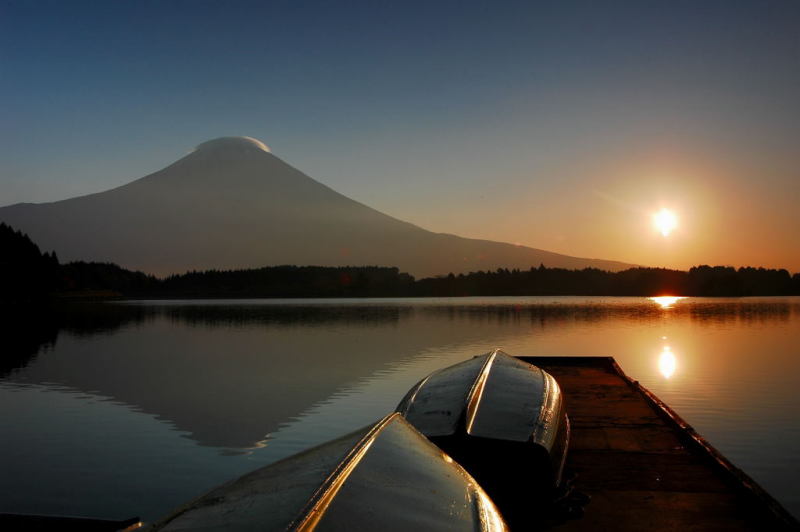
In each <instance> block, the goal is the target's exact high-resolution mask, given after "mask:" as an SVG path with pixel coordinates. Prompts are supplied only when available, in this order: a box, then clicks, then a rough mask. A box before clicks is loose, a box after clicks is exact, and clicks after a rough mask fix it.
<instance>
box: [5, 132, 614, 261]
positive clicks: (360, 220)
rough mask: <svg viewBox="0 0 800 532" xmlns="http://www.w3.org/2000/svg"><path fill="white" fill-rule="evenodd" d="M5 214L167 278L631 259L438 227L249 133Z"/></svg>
mask: <svg viewBox="0 0 800 532" xmlns="http://www.w3.org/2000/svg"><path fill="white" fill-rule="evenodd" d="M0 221H4V222H6V223H8V224H10V225H11V226H12V227H14V228H16V229H19V230H22V231H24V232H25V233H27V234H28V235H29V236H30V237H31V239H33V241H35V242H36V243H37V244H38V245H39V246H40V247H42V248H43V249H53V250H55V251H56V252H57V253H58V255H59V257H61V259H62V261H64V260H79V259H81V260H95V261H110V262H115V263H117V264H120V265H121V266H124V267H126V268H133V269H140V270H143V271H145V272H148V273H154V274H158V275H165V274H169V273H180V272H184V271H186V270H192V269H211V268H218V269H230V268H249V267H257V266H266V265H275V264H302V265H321V266H336V265H380V266H397V267H399V268H400V269H401V270H402V271H407V272H409V273H411V274H412V275H415V276H417V277H423V276H432V275H437V274H446V273H448V272H455V273H458V272H467V271H476V270H479V269H483V270H486V269H496V268H498V267H504V268H529V267H530V266H538V265H539V264H540V263H544V264H545V265H546V266H550V267H564V268H584V267H596V268H601V269H608V270H619V269H624V268H626V267H629V266H630V265H627V264H623V263H619V262H613V261H605V260H596V259H581V258H576V257H570V256H566V255H559V254H557V253H550V252H547V251H542V250H538V249H533V248H528V247H525V246H514V245H511V244H505V243H501V242H492V241H488V240H475V239H469V238H461V237H458V236H454V235H448V234H441V233H433V232H430V231H427V230H424V229H421V228H419V227H417V226H415V225H412V224H410V223H407V222H403V221H401V220H398V219H395V218H392V217H390V216H387V215H385V214H383V213H381V212H378V211H376V210H374V209H371V208H370V207H367V206H366V205H363V204H361V203H358V202H356V201H354V200H351V199H349V198H347V197H345V196H343V195H341V194H339V193H338V192H336V191H334V190H332V189H330V188H328V187H326V186H325V185H323V184H321V183H319V182H317V181H315V180H313V179H311V178H310V177H308V176H307V175H305V174H303V173H302V172H300V171H299V170H297V169H295V168H293V167H292V166H290V165H288V164H286V163H285V162H283V161H282V160H281V159H279V158H277V157H275V156H274V155H272V154H271V153H270V152H269V149H268V148H267V147H266V146H265V145H264V144H262V143H260V142H259V141H256V140H254V139H249V138H247V137H224V138H221V139H216V140H212V141H209V142H206V143H204V144H201V145H200V146H198V148H197V149H196V150H195V151H194V152H192V153H190V154H189V155H187V156H186V157H184V158H182V159H180V160H179V161H177V162H175V163H173V164H172V165H170V166H168V167H166V168H164V169H163V170H160V171H158V172H155V173H153V174H150V175H148V176H146V177H143V178H141V179H138V180H136V181H133V182H131V183H128V184H127V185H124V186H121V187H118V188H115V189H112V190H108V191H106V192H101V193H98V194H91V195H88V196H81V197H77V198H71V199H67V200H63V201H57V202H53V203H43V204H30V203H21V204H16V205H11V206H8V207H3V208H0Z"/></svg>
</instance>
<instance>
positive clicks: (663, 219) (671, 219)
mask: <svg viewBox="0 0 800 532" xmlns="http://www.w3.org/2000/svg"><path fill="white" fill-rule="evenodd" d="M653 225H655V227H656V229H658V230H659V232H660V233H661V234H662V235H664V236H665V237H667V236H669V234H670V233H671V232H672V231H673V230H674V229H675V228H676V227H678V217H677V216H675V213H674V212H672V211H670V210H669V209H661V210H660V211H658V212H657V213H655V214H654V215H653Z"/></svg>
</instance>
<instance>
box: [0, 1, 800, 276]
mask: <svg viewBox="0 0 800 532" xmlns="http://www.w3.org/2000/svg"><path fill="white" fill-rule="evenodd" d="M0 100H1V101H2V105H1V106H0V205H7V204H10V203H16V202H21V201H26V202H42V201H53V200H57V199H64V198H66V197H72V196H76V195H82V194H87V193H91V192H98V191H101V190H106V189H109V188H112V187H115V186H118V185H121V184H124V183H126V182H128V181H131V180H133V179H135V178H138V177H141V176H143V175H145V174H148V173H151V172H153V171H155V170H158V169H160V168H162V167H163V166H166V165H167V164H169V163H171V162H173V161H174V160H176V159H178V158H180V157H181V156H183V155H185V154H186V153H187V152H188V151H189V150H191V149H192V147H194V146H195V145H196V144H199V143H200V142H203V141H205V140H208V139H211V138H215V137H220V136H225V135H248V136H252V137H256V138H258V139H261V140H262V141H264V142H266V143H267V144H269V145H270V147H271V148H272V151H273V153H274V154H276V155H277V156H279V157H281V158H283V159H284V160H286V161H287V162H289V163H290V164H292V165H294V166H295V167H297V168H299V169H300V170H302V171H304V172H305V173H307V174H309V175H310V176H312V177H314V178H315V179H317V180H319V181H321V182H323V183H325V184H326V185H328V186H330V187H332V188H334V189H336V190H338V191H339V192H342V193H343V194H345V195H347V196H350V197H352V198H354V199H356V200H359V201H362V202H364V203H366V204H368V205H370V206H372V207H375V208H377V209H378V210H382V211H384V212H386V213H388V214H391V215H393V216H396V217H398V218H401V219H404V220H407V221H410V222H413V223H416V224H417V225H420V226H422V227H425V228H426V229H430V230H433V231H437V232H449V233H455V234H459V235H462V236H470V237H478V238H487V239H492V240H501V241H507V242H518V243H521V244H525V245H529V246H533V247H537V248H542V249H547V250H550V251H556V252H561V253H566V254H570V255H576V256H584V257H597V258H606V259H614V260H621V261H627V262H634V263H639V264H645V265H652V266H668V267H681V268H685V267H689V266H691V265H694V264H701V263H708V264H729V265H734V266H740V265H747V264H751V265H763V266H771V267H785V268H787V269H789V270H791V271H800V237H799V236H798V235H799V234H800V2H798V1H796V0H786V1H782V2H773V1H769V0H765V1H749V2H736V1H720V2H714V1H702V2H701V1H696V0H695V1H688V2H683V1H670V2H666V1H661V2H651V1H646V0H639V1H631V2H611V1H608V2H596V1H592V2H548V3H536V2H531V1H526V2H466V1H456V2H433V1H426V2H380V1H375V0H372V1H366V2H353V1H347V2H332V1H331V2H303V1H285V2H264V1H261V2H244V1H238V2H237V1H233V0H229V1H225V2H223V1H213V2H211V1H200V0H194V1H136V2H134V1H127V2H126V1H97V2H78V1H73V0H71V1H69V2H66V1H54V2H41V1H36V0H28V1H20V2H12V1H8V0H0ZM662 207H666V208H669V209H672V210H673V211H674V212H675V213H676V215H677V217H678V220H679V225H678V228H677V229H676V230H675V231H674V232H673V233H671V234H670V236H669V237H666V238H665V237H663V236H662V235H661V234H660V233H658V232H657V231H656V230H655V229H654V228H653V227H652V223H651V217H652V214H653V213H654V212H656V211H657V210H659V209H660V208H662Z"/></svg>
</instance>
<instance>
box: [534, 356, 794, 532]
mask: <svg viewBox="0 0 800 532" xmlns="http://www.w3.org/2000/svg"><path fill="white" fill-rule="evenodd" d="M520 358H522V359H523V360H525V361H526V362H530V363H531V364H535V365H537V366H539V367H541V368H542V369H544V370H546V371H548V372H549V373H550V374H552V375H553V376H554V377H555V378H556V380H558V383H559V385H560V386H561V389H562V391H563V393H564V399H565V402H566V405H567V412H568V415H569V418H570V423H571V429H572V435H571V440H570V446H569V454H568V456H567V464H566V466H567V468H568V469H569V470H571V471H573V472H574V473H576V474H577V477H576V480H575V488H576V489H577V490H579V491H581V492H583V493H586V494H587V495H590V496H591V497H592V500H591V502H590V503H589V504H588V505H587V506H586V508H585V513H584V515H583V517H581V518H579V519H575V520H570V521H566V522H564V523H560V524H557V525H554V526H553V527H552V529H554V530H564V531H584V530H619V531H628V530H631V531H632V530H637V531H639V530H649V531H681V532H685V531H717V530H719V531H722V530H725V531H739V530H759V531H760V530H770V531H771V530H800V525H798V522H797V521H796V520H795V519H794V517H793V516H791V515H790V514H789V513H788V512H787V511H786V510H785V509H784V508H783V507H782V506H781V505H780V504H779V503H778V502H777V501H775V500H774V499H773V498H772V497H770V496H769V495H768V494H767V493H766V492H765V491H764V490H763V489H762V488H761V487H760V486H758V484H756V483H755V481H753V480H752V479H751V478H749V477H748V476H747V475H746V474H744V473H743V472H741V471H740V470H738V469H737V468H736V467H735V466H733V465H732V464H731V463H730V462H728V461H727V459H725V457H724V456H722V455H721V454H720V453H719V452H718V451H716V450H715V449H714V448H713V447H712V446H711V445H710V444H709V443H708V442H706V441H705V440H703V439H702V437H701V436H699V435H698V434H697V433H696V432H694V430H693V429H692V428H691V427H690V426H689V425H688V424H686V423H685V422H684V421H683V420H682V419H680V417H679V416H677V414H675V412H673V411H672V410H670V409H669V407H668V406H666V405H664V404H663V403H662V402H661V401H659V400H658V398H656V397H655V396H654V395H653V394H652V393H650V392H649V391H647V390H646V389H644V388H643V387H642V386H641V385H639V384H638V383H637V382H636V381H634V380H632V379H630V378H629V377H627V376H626V375H625V374H624V372H623V371H622V370H621V369H620V368H619V366H618V365H617V364H616V362H615V361H614V360H613V359H612V358H610V357H520ZM533 525H534V524H533V523H532V528H533Z"/></svg>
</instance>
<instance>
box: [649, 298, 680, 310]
mask: <svg viewBox="0 0 800 532" xmlns="http://www.w3.org/2000/svg"><path fill="white" fill-rule="evenodd" d="M647 299H649V300H650V301H652V302H653V303H655V304H656V305H658V306H659V307H661V308H664V309H667V308H672V306H673V305H674V304H675V303H677V302H678V301H680V300H681V299H686V298H685V297H684V296H655V297H648V298H647Z"/></svg>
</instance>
